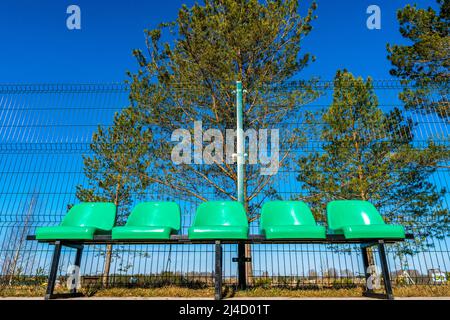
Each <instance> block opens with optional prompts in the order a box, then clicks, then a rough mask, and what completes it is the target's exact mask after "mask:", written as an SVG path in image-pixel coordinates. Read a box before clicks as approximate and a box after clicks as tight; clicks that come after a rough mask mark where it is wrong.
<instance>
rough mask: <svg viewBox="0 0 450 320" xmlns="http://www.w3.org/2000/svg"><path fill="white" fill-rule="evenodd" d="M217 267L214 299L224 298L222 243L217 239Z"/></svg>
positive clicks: (215, 270)
mask: <svg viewBox="0 0 450 320" xmlns="http://www.w3.org/2000/svg"><path fill="white" fill-rule="evenodd" d="M215 252H216V263H215V264H216V267H215V269H214V299H215V300H222V243H221V242H220V241H216V244H215Z"/></svg>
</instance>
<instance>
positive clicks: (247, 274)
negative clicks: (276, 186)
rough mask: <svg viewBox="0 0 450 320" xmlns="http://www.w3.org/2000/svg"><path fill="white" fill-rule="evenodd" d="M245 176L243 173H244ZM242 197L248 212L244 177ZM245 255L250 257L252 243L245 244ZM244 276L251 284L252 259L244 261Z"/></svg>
mask: <svg viewBox="0 0 450 320" xmlns="http://www.w3.org/2000/svg"><path fill="white" fill-rule="evenodd" d="M244 176H245V175H244ZM244 199H245V211H246V212H247V213H248V209H249V207H248V201H247V181H246V179H244ZM245 257H246V258H249V259H250V260H251V259H252V245H251V244H249V243H247V244H245ZM245 264H246V265H245V278H246V279H247V284H249V285H252V284H253V263H252V261H250V262H246V263H245Z"/></svg>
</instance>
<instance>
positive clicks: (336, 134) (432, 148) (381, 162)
mask: <svg viewBox="0 0 450 320" xmlns="http://www.w3.org/2000/svg"><path fill="white" fill-rule="evenodd" d="M311 121H316V122H317V123H316V126H318V127H319V128H320V130H318V132H317V136H316V137H315V138H312V139H313V141H323V145H322V146H321V150H318V151H317V152H313V153H310V154H307V155H304V156H302V157H300V159H299V161H298V165H299V169H298V170H299V175H298V180H299V181H300V182H301V183H302V184H303V188H304V189H305V190H306V191H307V196H306V198H307V199H309V201H310V202H311V203H312V204H313V206H312V207H313V208H316V211H315V213H316V215H320V214H323V213H324V212H325V207H324V205H325V204H326V203H328V202H330V201H332V200H340V199H347V200H351V199H360V200H369V201H371V202H372V203H374V204H375V206H376V207H377V208H378V209H380V210H381V212H382V213H384V216H385V218H386V219H387V222H391V221H393V220H395V221H396V222H400V223H402V224H404V225H406V226H409V227H411V228H413V229H414V231H415V232H416V233H417V232H420V234H421V235H422V236H423V237H426V236H430V235H438V236H443V235H445V234H447V233H448V226H449V220H448V219H449V218H448V214H449V213H448V210H447V209H445V208H444V207H443V204H442V201H443V197H444V194H445V190H444V189H438V188H437V187H436V186H435V185H433V184H432V183H431V182H430V177H431V176H432V175H433V173H435V172H436V169H437V168H438V165H439V164H440V163H442V162H445V161H448V160H449V158H450V157H449V150H448V148H446V147H445V146H438V145H435V144H433V143H431V142H430V143H428V144H426V143H423V144H422V145H421V146H416V145H415V144H413V140H414V135H413V129H414V124H413V122H412V121H411V119H408V118H405V117H404V116H403V115H402V113H401V112H400V110H399V109H393V110H392V111H390V112H388V113H384V112H382V111H381V110H380V109H379V107H378V100H377V97H376V95H375V93H374V90H373V86H372V81H371V79H370V78H369V79H367V81H364V80H363V79H362V78H355V77H354V76H353V75H352V74H350V73H348V72H347V71H339V72H338V73H337V74H336V77H335V81H334V94H333V102H332V104H331V105H330V107H329V108H328V109H327V110H324V111H323V112H322V113H321V114H320V115H318V116H317V115H316V116H314V115H312V116H311V118H310V122H311ZM319 123H321V124H319ZM319 218H322V217H319ZM420 240H422V239H420ZM418 241H419V239H418Z"/></svg>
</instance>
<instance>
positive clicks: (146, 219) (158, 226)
mask: <svg viewBox="0 0 450 320" xmlns="http://www.w3.org/2000/svg"><path fill="white" fill-rule="evenodd" d="M180 215H181V214H180V207H179V206H178V204H176V203H174V202H144V203H140V204H138V205H137V206H136V207H135V208H134V209H133V211H132V212H131V214H130V216H129V217H128V220H127V223H126V224H125V226H123V227H115V228H114V229H113V231H112V238H113V239H114V240H139V239H141V240H145V239H157V240H167V239H170V236H171V235H172V234H175V233H177V232H178V231H179V230H180V228H181V222H180V220H181V218H180Z"/></svg>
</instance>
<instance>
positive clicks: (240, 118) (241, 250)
mask: <svg viewBox="0 0 450 320" xmlns="http://www.w3.org/2000/svg"><path fill="white" fill-rule="evenodd" d="M236 119H237V124H236V131H237V132H236V135H237V157H236V160H237V196H238V197H237V198H238V201H239V202H240V203H242V204H243V205H245V199H244V163H245V155H244V150H245V146H244V143H245V141H244V111H243V99H242V82H241V81H237V82H236ZM246 272H247V271H246V265H245V244H244V243H242V242H240V243H239V244H238V281H239V283H238V284H239V288H240V289H241V290H245V289H246V287H247V279H246Z"/></svg>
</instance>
